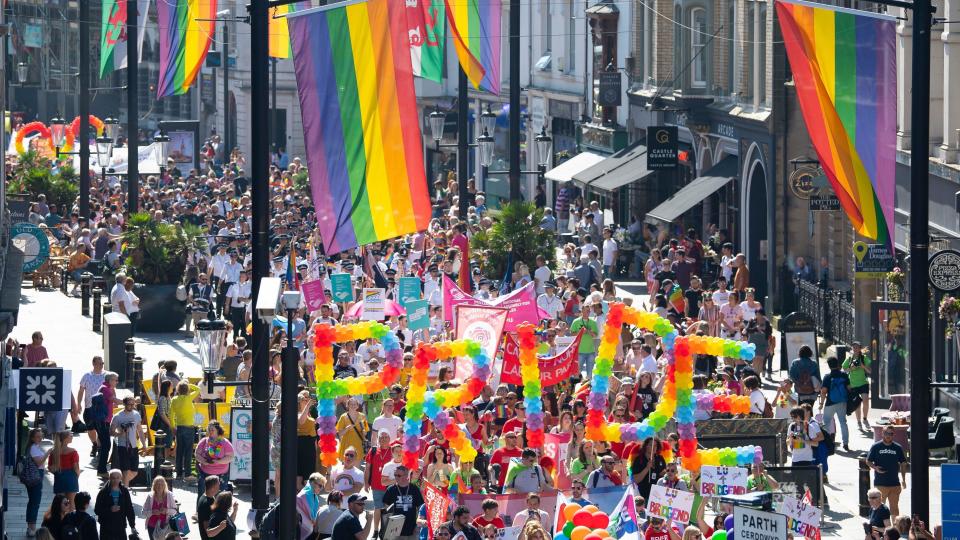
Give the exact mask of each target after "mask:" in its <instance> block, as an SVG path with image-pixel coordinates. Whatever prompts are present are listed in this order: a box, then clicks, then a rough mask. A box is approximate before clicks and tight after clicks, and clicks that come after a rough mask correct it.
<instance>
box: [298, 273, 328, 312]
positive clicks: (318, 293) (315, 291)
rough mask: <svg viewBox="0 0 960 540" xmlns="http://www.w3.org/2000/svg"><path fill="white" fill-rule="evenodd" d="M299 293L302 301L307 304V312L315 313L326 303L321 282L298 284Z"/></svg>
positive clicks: (320, 280) (319, 280) (316, 280)
mask: <svg viewBox="0 0 960 540" xmlns="http://www.w3.org/2000/svg"><path fill="white" fill-rule="evenodd" d="M300 292H301V293H303V300H304V302H305V303H306V304H307V310H308V311H311V312H313V311H317V310H319V309H320V306H322V305H323V303H324V302H326V301H327V298H326V297H325V296H324V294H323V280H322V279H315V280H313V281H304V282H303V283H301V284H300Z"/></svg>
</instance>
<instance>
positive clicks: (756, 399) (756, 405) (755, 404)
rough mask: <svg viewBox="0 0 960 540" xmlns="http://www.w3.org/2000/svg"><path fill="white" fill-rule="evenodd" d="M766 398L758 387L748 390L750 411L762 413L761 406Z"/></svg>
mask: <svg viewBox="0 0 960 540" xmlns="http://www.w3.org/2000/svg"><path fill="white" fill-rule="evenodd" d="M766 402H767V398H765V397H764V395H763V392H761V391H760V389H757V390H754V391H753V392H750V412H751V413H756V414H763V407H764V406H765V405H766Z"/></svg>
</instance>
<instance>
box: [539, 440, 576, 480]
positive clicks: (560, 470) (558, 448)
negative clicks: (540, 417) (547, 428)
mask: <svg viewBox="0 0 960 540" xmlns="http://www.w3.org/2000/svg"><path fill="white" fill-rule="evenodd" d="M572 437H573V434H572V433H569V432H567V433H547V434H546V435H544V436H543V455H544V456H547V457H549V458H550V459H552V460H553V462H554V463H556V464H557V466H556V467H554V470H553V485H554V486H556V488H557V489H570V471H568V470H567V452H568V451H569V449H568V448H567V446H568V445H569V444H570V439H571V438H572Z"/></svg>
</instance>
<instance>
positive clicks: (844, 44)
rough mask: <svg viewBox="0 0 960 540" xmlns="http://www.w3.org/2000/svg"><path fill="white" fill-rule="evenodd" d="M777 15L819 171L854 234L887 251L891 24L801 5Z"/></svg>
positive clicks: (792, 1)
mask: <svg viewBox="0 0 960 540" xmlns="http://www.w3.org/2000/svg"><path fill="white" fill-rule="evenodd" d="M776 7H777V15H778V18H779V19H780V28H781V30H782V32H783V40H784V44H785V45H786V49H787V57H788V58H789V60H790V67H791V69H792V71H793V80H794V83H795V84H796V89H797V96H798V98H799V100H800V110H801V112H802V113H803V119H804V121H805V123H806V125H807V131H808V132H809V134H810V140H811V141H812V142H813V146H814V149H815V150H816V152H817V156H818V157H819V159H820V166H821V167H822V168H823V170H824V171H825V172H826V175H827V178H828V179H829V181H830V185H831V186H832V187H833V191H834V192H835V193H836V195H837V197H838V198H839V199H840V204H841V205H842V206H843V209H844V211H845V212H846V214H847V217H849V218H850V221H851V222H852V223H853V226H854V228H855V229H856V231H857V233H859V234H861V235H863V236H866V237H867V238H872V239H875V240H877V242H879V243H881V244H888V245H892V243H893V226H894V221H893V208H894V191H895V187H896V180H895V176H894V174H895V168H896V162H895V158H896V134H897V58H896V52H895V45H896V32H895V26H894V25H895V23H896V21H895V20H894V18H893V17H889V16H886V15H882V14H878V13H871V12H866V11H854V10H849V9H842V8H835V7H831V6H825V5H823V4H813V3H809V2H804V1H800V0H789V1H787V0H777V3H776Z"/></svg>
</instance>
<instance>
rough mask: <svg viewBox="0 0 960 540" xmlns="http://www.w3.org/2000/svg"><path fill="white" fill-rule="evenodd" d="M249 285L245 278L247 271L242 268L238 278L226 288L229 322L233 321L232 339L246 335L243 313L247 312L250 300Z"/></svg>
mask: <svg viewBox="0 0 960 540" xmlns="http://www.w3.org/2000/svg"><path fill="white" fill-rule="evenodd" d="M250 294H251V285H250V280H249V279H247V271H246V270H242V271H241V272H240V274H239V280H238V281H237V282H236V283H234V284H233V285H231V286H230V288H229V289H227V301H228V303H229V305H230V310H229V314H230V322H231V323H233V339H234V340H236V339H237V335H242V336H243V337H247V325H246V321H245V314H246V312H247V302H249V301H250Z"/></svg>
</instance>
